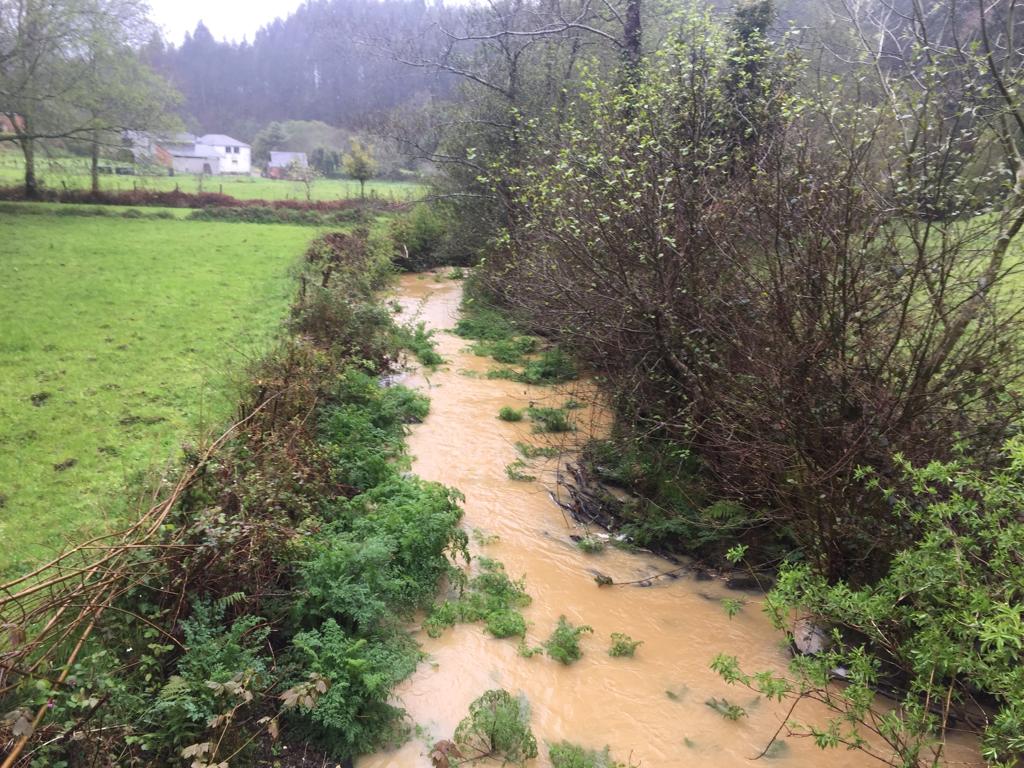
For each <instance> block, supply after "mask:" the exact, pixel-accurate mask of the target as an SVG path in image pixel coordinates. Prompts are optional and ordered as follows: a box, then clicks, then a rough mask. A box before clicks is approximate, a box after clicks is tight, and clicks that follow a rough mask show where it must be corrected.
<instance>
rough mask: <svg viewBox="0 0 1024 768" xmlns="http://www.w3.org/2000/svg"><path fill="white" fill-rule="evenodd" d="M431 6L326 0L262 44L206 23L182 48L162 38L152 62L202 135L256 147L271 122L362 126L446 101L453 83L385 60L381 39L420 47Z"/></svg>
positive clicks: (149, 49)
mask: <svg viewBox="0 0 1024 768" xmlns="http://www.w3.org/2000/svg"><path fill="white" fill-rule="evenodd" d="M431 13H432V11H431V10H430V9H428V8H427V7H426V6H425V5H424V4H423V3H422V2H410V1H409V0H383V2H378V1H377V0H320V1H319V2H310V3H306V4H305V5H303V6H302V7H301V8H299V9H298V11H296V12H295V14H293V15H292V16H290V17H288V18H287V19H286V20H283V21H282V20H280V19H278V20H276V21H274V22H273V23H272V24H270V25H269V26H267V27H265V28H263V29H261V30H260V31H259V32H258V33H257V34H256V38H255V40H253V41H252V42H247V41H246V42H242V43H240V44H235V43H225V42H217V41H216V40H214V38H213V35H212V34H211V33H210V31H209V30H208V29H207V28H206V26H205V25H204V24H202V22H200V23H199V24H198V26H197V27H196V29H195V31H194V32H193V33H192V34H188V35H186V36H185V40H184V42H183V43H182V44H181V46H178V47H175V46H173V45H167V44H165V43H164V41H163V40H162V39H161V38H160V37H159V36H154V37H153V39H152V40H151V41H150V43H149V44H148V45H147V46H146V47H145V49H144V51H143V56H144V58H145V59H146V61H147V63H149V64H150V65H151V66H152V67H153V68H154V69H155V70H157V71H158V72H160V73H161V74H163V75H165V76H166V77H168V79H170V80H171V82H172V83H173V84H174V85H175V86H176V87H177V88H178V89H179V90H180V91H181V93H182V94H183V96H184V103H183V105H182V110H181V111H182V113H183V114H184V115H185V116H186V117H187V118H188V120H189V122H190V123H191V127H192V128H194V129H195V130H197V131H201V132H212V131H216V132H223V133H230V134H232V135H236V136H238V137H239V138H244V139H247V140H251V139H252V138H253V137H254V136H255V134H256V133H257V131H259V130H260V129H261V128H262V127H263V126H265V125H266V124H267V123H269V122H271V121H285V120H321V121H324V122H326V123H330V124H331V125H336V126H343V127H346V128H360V127H362V126H363V125H364V124H365V122H366V119H367V117H368V116H369V115H372V114H377V113H383V112H390V111H391V110H393V109H395V108H396V107H398V106H400V105H402V104H405V103H408V102H411V101H417V100H426V99H429V98H436V97H438V96H443V95H444V94H446V93H447V92H448V90H449V85H448V81H447V80H446V79H445V78H443V77H440V78H439V77H438V76H437V75H436V74H433V73H431V72H429V71H427V70H423V69H415V68H411V67H408V66H407V65H405V64H403V63H401V62H399V61H396V60H395V59H394V58H392V57H391V56H389V55H382V54H381V53H380V51H378V50H377V48H376V47H375V44H374V41H378V40H382V39H383V38H385V37H389V38H391V39H396V38H401V39H414V38H416V37H417V36H418V35H419V34H420V33H421V32H422V30H425V29H428V28H429V27H430V25H431V20H430V18H429V17H430V14H431Z"/></svg>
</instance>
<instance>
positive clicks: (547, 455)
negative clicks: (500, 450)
mask: <svg viewBox="0 0 1024 768" xmlns="http://www.w3.org/2000/svg"><path fill="white" fill-rule="evenodd" d="M516 450H517V451H519V453H520V454H522V456H523V458H524V459H553V458H555V457H557V456H558V455H559V454H560V453H561V449H560V448H558V447H557V446H554V445H530V444H529V443H516Z"/></svg>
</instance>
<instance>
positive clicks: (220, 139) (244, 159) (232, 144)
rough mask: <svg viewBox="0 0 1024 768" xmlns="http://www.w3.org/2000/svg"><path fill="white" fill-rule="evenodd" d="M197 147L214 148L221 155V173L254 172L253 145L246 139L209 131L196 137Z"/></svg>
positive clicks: (203, 148) (198, 148)
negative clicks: (246, 141) (242, 139)
mask: <svg viewBox="0 0 1024 768" xmlns="http://www.w3.org/2000/svg"><path fill="white" fill-rule="evenodd" d="M195 148H196V150H197V151H198V150H200V149H202V150H204V151H205V150H206V149H212V150H213V151H214V152H216V153H217V154H218V155H219V156H220V171H219V173H243V174H249V173H252V147H250V146H249V145H248V144H246V143H245V142H244V141H239V140H238V139H233V138H231V137H230V136H225V135H224V134H222V133H208V134H206V135H205V136H200V137H199V138H198V139H196V145H195ZM214 173H217V172H216V171H215V172H214Z"/></svg>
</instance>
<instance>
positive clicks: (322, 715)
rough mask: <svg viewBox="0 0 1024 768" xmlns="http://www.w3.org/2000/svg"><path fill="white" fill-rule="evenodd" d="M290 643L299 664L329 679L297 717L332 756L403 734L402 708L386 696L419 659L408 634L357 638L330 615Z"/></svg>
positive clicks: (345, 754) (350, 753) (302, 705)
mask: <svg viewBox="0 0 1024 768" xmlns="http://www.w3.org/2000/svg"><path fill="white" fill-rule="evenodd" d="M292 645H293V655H294V662H295V664H296V666H297V668H300V669H302V670H306V671H308V672H309V673H310V674H313V675H318V676H320V677H322V678H323V680H324V681H326V683H327V690H326V691H325V692H323V693H322V694H321V695H319V696H316V697H314V701H313V702H312V706H308V704H309V703H310V702H308V701H305V702H303V701H300V702H298V703H297V706H296V715H295V720H296V721H297V724H298V725H299V726H300V727H303V728H304V730H306V732H307V733H308V734H309V735H310V736H311V737H312V738H314V739H315V740H316V741H317V742H318V743H320V744H322V745H324V747H326V748H327V749H328V751H329V752H330V753H331V755H332V757H334V758H335V759H337V760H342V759H345V758H347V757H353V756H356V755H359V754H363V753H366V752H372V751H373V750H375V749H377V748H379V747H380V746H381V745H384V744H387V743H393V742H397V741H399V740H401V739H402V738H403V737H404V729H403V727H402V721H401V718H402V715H403V712H402V710H400V709H398V708H396V707H394V706H392V705H391V704H389V703H388V697H389V696H390V693H391V688H392V687H393V686H394V685H395V684H396V683H397V682H399V681H400V680H403V679H405V678H406V677H408V676H409V675H410V674H411V673H412V671H413V670H414V669H415V668H416V664H417V663H418V661H419V652H418V651H417V650H416V647H415V645H414V644H413V643H412V642H411V641H410V640H409V639H408V638H407V637H405V636H402V635H399V634H395V635H391V636H386V637H375V638H373V639H367V638H365V637H356V636H353V635H351V634H349V633H347V632H345V631H344V630H343V629H342V628H341V627H340V626H339V625H338V624H337V623H336V622H335V621H334V620H333V619H328V620H327V621H325V622H324V623H323V625H322V626H321V627H320V628H319V629H316V630H312V631H309V632H301V633H299V634H297V635H296V636H295V638H294V639H293V641H292ZM297 682H300V683H301V682H302V680H301V679H300V680H298V681H297Z"/></svg>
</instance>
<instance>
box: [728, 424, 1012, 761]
mask: <svg viewBox="0 0 1024 768" xmlns="http://www.w3.org/2000/svg"><path fill="white" fill-rule="evenodd" d="M897 461H898V463H899V465H900V466H902V468H903V471H904V473H905V475H906V477H905V480H906V484H907V486H908V487H910V488H913V489H914V490H913V492H912V493H906V494H900V493H895V492H892V491H889V490H884V487H883V485H882V483H881V482H880V481H879V480H878V479H877V478H875V477H873V476H872V475H871V474H870V473H864V472H862V475H863V476H865V477H866V479H867V482H868V484H869V485H871V486H872V487H874V488H876V489H879V490H880V491H884V493H885V494H886V496H887V498H888V499H889V500H890V503H891V504H892V505H893V510H894V511H895V513H896V514H897V515H898V516H899V519H900V520H901V521H902V522H903V523H904V524H905V525H907V526H908V527H910V528H912V529H913V530H914V531H916V533H917V535H916V542H915V543H914V544H913V545H912V546H909V547H907V548H906V549H903V550H902V551H900V552H898V553H896V555H895V557H894V558H893V560H892V563H891V564H890V566H889V569H888V572H887V573H886V574H885V575H884V576H883V577H882V579H881V580H879V581H878V582H877V583H875V584H873V585H870V586H864V587H859V588H858V587H853V586H851V585H850V584H847V583H845V582H839V583H837V584H830V583H829V582H828V580H827V579H825V578H824V577H822V576H819V575H816V574H814V573H813V572H812V571H811V570H810V569H809V568H807V567H806V566H803V565H798V566H790V567H788V568H786V569H785V570H784V571H783V573H782V575H781V577H780V580H779V583H778V586H777V587H776V588H775V589H774V590H773V591H772V592H771V594H770V595H769V607H770V608H771V609H772V615H773V618H774V620H775V623H776V624H777V625H778V626H779V627H781V628H783V629H786V630H790V627H789V626H788V625H787V623H786V620H785V617H786V615H787V612H788V611H789V610H790V609H791V608H795V607H798V608H799V610H800V612H801V614H802V615H810V616H813V617H816V620H817V621H818V622H819V623H820V624H822V625H823V626H832V627H836V631H835V635H834V640H835V641H836V642H835V643H834V645H833V647H832V648H831V649H829V650H828V651H826V652H824V653H822V654H819V655H818V656H816V657H798V658H796V659H794V661H793V663H792V665H791V673H792V676H793V678H794V679H793V680H782V679H778V678H774V677H773V678H769V681H770V682H771V684H772V685H774V686H778V687H779V689H781V690H782V691H783V693H784V694H785V695H791V692H793V691H795V690H796V689H797V688H798V687H800V688H801V690H802V689H803V688H804V687H806V688H807V689H808V690H816V691H823V690H825V688H826V686H827V685H828V680H829V674H830V672H831V670H832V669H834V668H835V667H843V668H845V669H847V670H849V681H848V683H847V685H845V686H844V687H843V689H842V690H841V692H839V694H838V695H835V694H833V695H831V696H830V697H829V699H828V700H829V702H830V704H831V705H832V706H833V707H834V708H836V709H838V710H839V712H840V715H839V716H838V717H837V718H836V720H835V721H834V723H833V724H832V726H833V727H835V728H838V727H839V724H840V723H842V724H844V725H845V724H846V723H848V722H849V723H857V722H863V721H864V720H865V718H869V717H873V715H872V714H871V713H870V712H869V710H868V707H869V706H870V704H871V702H872V701H873V693H872V692H873V690H874V688H875V687H876V686H877V685H878V684H879V683H880V682H887V680H884V679H883V678H882V670H895V671H896V673H897V674H898V675H900V676H901V677H902V679H903V680H904V681H905V682H904V684H903V686H902V688H903V691H902V694H901V700H900V705H899V707H897V708H895V709H893V710H891V711H890V712H889V714H887V715H886V716H885V718H884V723H883V732H884V735H885V738H886V740H887V741H888V742H889V743H890V744H891V745H892V746H893V748H894V749H895V750H896V751H897V754H899V755H900V756H901V757H903V758H909V757H912V756H914V755H916V754H917V753H918V752H919V751H921V750H922V749H924V748H926V745H929V744H931V743H934V742H935V740H936V739H938V740H939V743H941V740H942V737H943V736H944V734H945V730H946V728H947V727H948V726H949V725H951V723H950V721H948V720H946V719H944V717H943V716H941V715H940V714H936V713H934V712H932V711H930V710H928V709H926V708H925V707H924V705H923V703H922V702H924V701H927V700H931V701H950V702H953V703H954V704H956V703H958V702H971V701H975V700H977V697H978V696H979V693H980V695H982V696H984V697H985V698H987V699H989V700H990V701H991V702H993V706H994V707H995V710H996V711H995V714H994V716H992V717H991V719H990V720H989V722H988V725H987V728H986V730H985V733H984V739H983V742H982V752H983V755H984V757H985V759H986V760H987V761H989V762H990V763H992V764H994V765H1004V764H1006V765H1012V764H1013V761H1014V759H1015V757H1017V756H1019V754H1020V753H1021V751H1022V750H1024V673H1022V671H1021V664H1020V659H1021V652H1022V650H1024V618H1022V615H1021V604H1022V602H1024V561H1022V560H1021V557H1020V553H1021V552H1022V551H1024V524H1022V523H1021V518H1020V510H1021V509H1024V438H1019V437H1018V438H1014V439H1012V440H1011V441H1009V442H1008V443H1007V445H1006V446H1005V464H1004V466H1003V467H1001V468H999V469H995V470H992V471H988V472H985V471H982V470H979V469H978V468H977V467H976V466H974V465H973V464H972V463H971V462H970V461H968V460H966V459H961V460H957V461H953V462H946V463H941V462H933V463H931V464H928V465H927V466H924V467H912V466H911V465H910V464H909V463H908V462H907V461H905V460H904V459H902V458H899V457H898V458H897ZM732 661H734V660H732V659H730V658H729V657H725V658H724V659H723V660H721V661H720V667H721V669H720V672H722V671H724V672H725V674H723V676H724V677H726V679H730V678H732V679H733V681H739V682H742V683H745V684H746V683H748V682H750V683H753V684H755V685H761V686H763V685H765V684H767V682H768V681H766V680H764V679H762V680H751V678H749V677H747V676H742V677H739V678H738V677H736V674H737V668H736V667H735V666H733V667H732V668H730V664H729V662H732ZM847 727H848V729H849V728H852V730H853V731H854V736H855V735H856V731H857V726H847ZM826 741H827V740H826ZM827 746H834V744H833V743H831V742H828V743H827Z"/></svg>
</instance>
